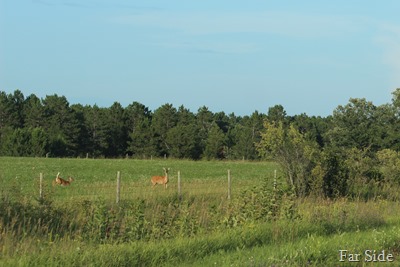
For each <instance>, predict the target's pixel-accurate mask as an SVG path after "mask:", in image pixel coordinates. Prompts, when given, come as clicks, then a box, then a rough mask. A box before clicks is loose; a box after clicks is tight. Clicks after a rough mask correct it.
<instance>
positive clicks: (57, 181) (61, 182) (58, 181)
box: [53, 173, 74, 186]
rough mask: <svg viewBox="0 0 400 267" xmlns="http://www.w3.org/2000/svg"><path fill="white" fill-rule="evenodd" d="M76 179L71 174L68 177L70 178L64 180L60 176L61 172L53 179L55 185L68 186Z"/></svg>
mask: <svg viewBox="0 0 400 267" xmlns="http://www.w3.org/2000/svg"><path fill="white" fill-rule="evenodd" d="M73 181H74V178H72V177H71V176H69V177H68V180H64V179H63V178H61V177H60V173H57V176H56V179H55V180H54V181H53V186H55V185H61V186H68V185H70V184H71V183H72V182H73Z"/></svg>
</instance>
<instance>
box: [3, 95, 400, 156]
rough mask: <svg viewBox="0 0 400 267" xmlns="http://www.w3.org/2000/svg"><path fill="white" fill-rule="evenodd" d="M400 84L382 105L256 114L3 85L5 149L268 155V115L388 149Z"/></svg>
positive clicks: (339, 143) (399, 107)
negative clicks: (262, 147)
mask: <svg viewBox="0 0 400 267" xmlns="http://www.w3.org/2000/svg"><path fill="white" fill-rule="evenodd" d="M399 91H400V89H398V90H396V91H395V92H394V93H393V96H394V98H393V102H392V103H390V104H385V105H381V106H375V105H374V104H373V103H372V102H369V101H367V100H365V99H350V100H349V103H348V104H347V105H345V106H338V107H337V108H336V109H335V110H334V111H333V115H331V116H327V117H319V116H318V117H316V116H311V117H310V116H307V115H306V114H300V115H295V116H288V115H287V114H286V111H285V110H284V108H283V107H282V106H281V105H275V106H273V107H270V108H269V109H268V112H267V113H266V114H263V113H260V112H258V111H255V112H253V114H251V115H249V116H236V115H235V114H234V113H231V114H229V115H227V114H225V113H224V112H216V113H213V112H212V111H210V110H209V109H208V108H207V107H206V106H203V107H200V108H199V109H198V111H197V113H193V112H191V111H190V110H189V109H187V108H185V107H184V106H183V105H182V106H180V107H178V108H176V107H174V106H173V105H172V104H164V105H162V106H161V107H159V108H157V109H156V110H154V111H151V110H150V109H149V108H148V107H146V106H145V105H143V104H141V103H139V102H133V103H132V104H130V105H128V106H127V107H122V106H121V104H120V103H118V102H114V104H112V105H111V106H110V107H108V108H105V107H98V106H97V105H93V106H91V105H85V106H83V105H81V104H73V105H70V104H69V102H68V100H67V99H66V97H65V96H58V95H57V94H54V95H47V96H46V97H45V98H44V99H40V98H38V97H37V96H36V95H34V94H31V95H29V96H28V97H24V95H23V93H22V92H21V91H20V90H15V91H14V92H13V93H10V94H7V93H6V92H3V91H0V142H1V143H0V155H3V156H38V157H41V156H44V155H46V154H47V155H49V156H53V157H77V156H85V155H86V154H87V153H89V154H90V155H91V156H92V157H111V158H112V157H123V156H125V155H126V154H128V155H129V156H133V157H136V158H146V157H150V156H153V157H163V156H164V155H166V156H168V157H173V158H187V159H243V158H244V159H247V160H254V159H260V158H261V157H262V153H261V154H260V153H259V152H260V151H258V150H257V144H258V143H259V142H260V141H261V139H262V133H263V132H265V130H266V128H265V121H269V122H274V123H278V122H280V123H282V127H284V128H289V126H292V127H294V128H295V129H296V130H298V131H299V132H300V133H301V134H302V135H304V136H305V137H306V139H307V140H312V141H315V142H316V144H317V145H318V146H319V147H321V148H324V147H326V146H327V145H329V146H335V147H350V148H353V147H355V148H361V149H364V148H368V149H370V150H373V151H378V150H380V149H384V148H390V149H393V150H395V151H398V150H399V142H398V140H399V138H400V135H399V134H398V133H399V131H398V130H399V128H400V118H399V111H400V99H398V96H399V95H400V93H399Z"/></svg>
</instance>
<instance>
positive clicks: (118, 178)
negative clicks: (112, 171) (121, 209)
mask: <svg viewBox="0 0 400 267" xmlns="http://www.w3.org/2000/svg"><path fill="white" fill-rule="evenodd" d="M120 193H121V172H120V171H117V200H116V202H117V204H118V203H119V200H120Z"/></svg>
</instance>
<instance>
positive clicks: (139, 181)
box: [0, 158, 277, 200]
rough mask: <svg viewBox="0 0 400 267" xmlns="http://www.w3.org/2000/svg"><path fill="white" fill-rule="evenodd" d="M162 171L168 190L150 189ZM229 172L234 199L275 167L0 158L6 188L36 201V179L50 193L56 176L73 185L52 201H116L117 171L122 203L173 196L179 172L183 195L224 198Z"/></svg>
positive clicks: (185, 161)
mask: <svg viewBox="0 0 400 267" xmlns="http://www.w3.org/2000/svg"><path fill="white" fill-rule="evenodd" d="M163 167H169V168H171V170H170V173H169V183H168V187H169V188H168V191H166V192H164V191H165V190H164V191H163V190H161V187H162V186H161V185H157V186H156V188H155V190H149V189H151V182H150V178H151V176H154V175H160V176H161V175H163ZM228 169H230V170H231V176H232V194H234V193H235V190H236V191H237V190H239V189H243V188H247V187H251V186H253V185H257V184H258V183H260V181H262V179H264V178H272V177H273V172H274V169H277V166H276V165H275V164H273V163H252V162H222V161H214V162H207V161H189V160H129V159H52V158H1V165H0V177H1V178H2V179H3V181H4V183H5V184H6V185H11V184H18V185H20V186H21V189H22V192H23V193H24V194H28V195H32V196H38V195H39V174H40V173H42V174H43V176H44V182H43V183H44V186H45V187H47V188H50V187H51V184H52V181H53V180H54V179H55V177H56V175H57V173H58V172H60V173H61V175H60V176H61V177H63V178H64V179H66V178H67V177H68V176H71V177H73V178H74V179H75V181H74V182H73V184H72V185H71V186H70V187H68V188H62V187H56V188H54V190H55V192H54V197H55V199H57V200H61V199H63V200H65V199H70V198H72V199H77V198H83V199H87V198H89V199H95V198H99V197H100V198H105V199H115V198H116V183H117V182H116V178H117V172H118V171H120V172H121V200H124V199H125V200H126V199H132V198H136V197H154V194H168V193H169V194H171V193H176V192H177V172H178V171H180V173H181V188H182V193H187V194H190V195H201V194H216V195H221V196H226V194H227V190H228V189H227V188H228V185H227V171H228ZM160 191H161V192H160Z"/></svg>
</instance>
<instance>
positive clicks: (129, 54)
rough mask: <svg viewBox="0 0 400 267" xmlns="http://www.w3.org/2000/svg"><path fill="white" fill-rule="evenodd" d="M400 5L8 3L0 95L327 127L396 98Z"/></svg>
mask: <svg viewBox="0 0 400 267" xmlns="http://www.w3.org/2000/svg"><path fill="white" fill-rule="evenodd" d="M399 10H400V1H390V0H386V1H368V0H364V1H350V0H347V1H342V0H338V1H324V0H319V1H306V0H305V1H294V0H292V1H288V0H282V1H266V0H264V1H261V0H260V1H236V0H230V1H226V0H220V1H218V0H213V1H211V0H202V1H183V0H180V1H178V0H170V1H161V0H160V1H155V0H147V1H127V0H125V1H123V0H102V1H100V0H97V1H94V0H79V1H78V0H30V1H28V0H19V1H13V0H0V90H1V91H6V92H9V93H11V92H13V91H14V90H15V89H20V90H21V91H22V92H23V93H24V95H25V96H28V95H29V94H31V93H34V94H36V95H37V96H38V97H42V98H44V97H45V96H46V95H51V94H58V95H64V96H66V97H67V99H68V100H69V102H70V104H75V103H81V104H84V105H85V104H88V105H94V104H97V105H99V106H104V107H109V106H111V105H112V103H113V102H115V101H118V102H119V103H121V104H122V105H123V106H127V105H129V104H130V103H132V102H133V101H138V102H141V103H142V104H144V105H146V106H148V107H149V108H150V109H151V110H154V109H156V108H158V107H160V106H161V105H163V104H165V103H171V104H173V105H174V106H175V107H179V106H180V105H184V106H185V107H187V108H189V109H190V110H191V111H193V112H197V109H198V108H199V107H201V106H203V105H205V106H207V107H208V108H209V109H210V110H211V111H213V112H219V111H224V112H225V113H231V112H234V113H235V114H236V115H251V113H252V112H254V111H255V110H258V111H259V112H263V113H266V112H267V110H268V108H269V107H271V106H274V105H276V104H280V105H283V106H284V108H285V110H286V111H287V113H288V114H289V115H295V114H301V113H306V114H308V115H320V116H327V115H330V114H332V112H333V110H334V109H335V108H336V107H337V106H338V105H345V104H347V102H348V100H349V98H351V97H353V98H366V99H367V100H370V101H372V102H373V103H374V104H376V105H380V104H384V103H389V102H390V101H391V92H392V91H394V89H396V88H398V87H400V16H399V15H398V11H399Z"/></svg>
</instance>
